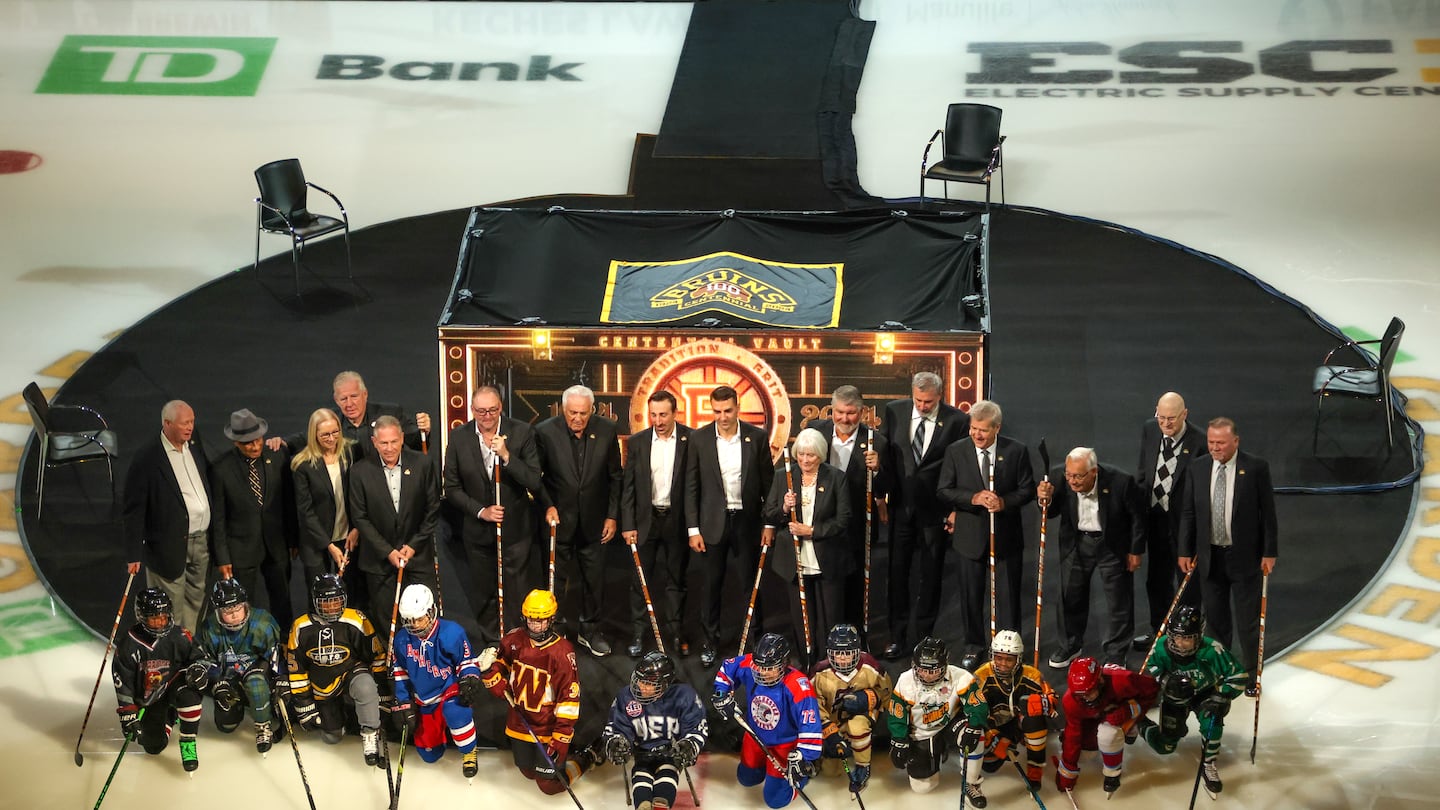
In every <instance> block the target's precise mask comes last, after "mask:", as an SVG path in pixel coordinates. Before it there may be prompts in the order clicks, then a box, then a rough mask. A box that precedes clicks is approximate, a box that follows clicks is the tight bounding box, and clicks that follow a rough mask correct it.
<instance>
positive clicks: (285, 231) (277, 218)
mask: <svg viewBox="0 0 1440 810" xmlns="http://www.w3.org/2000/svg"><path fill="white" fill-rule="evenodd" d="M255 182H256V184H257V185H259V186H260V196H259V197H256V198H255V275H256V277H257V278H258V277H259V275H260V234H262V233H273V234H278V235H281V236H288V237H289V238H290V260H291V261H292V262H293V263H294V265H295V297H296V298H299V297H300V256H301V253H303V252H304V250H305V243H306V242H309V241H310V240H311V239H316V238H318V237H321V236H325V235H327V234H332V233H335V232H336V231H343V232H344V233H345V274H346V276H347V277H348V278H349V279H350V280H351V281H354V280H355V273H354V269H353V268H352V266H351V263H350V215H349V214H347V213H346V212H345V205H344V204H343V203H341V202H340V198H339V197H336V196H335V195H334V194H331V193H330V192H328V191H326V190H325V189H323V188H321V187H319V186H317V185H315V184H314V183H310V182H307V181H306V180H305V172H304V171H303V170H301V168H300V160H299V158H286V159H285V160H276V161H272V162H270V163H266V164H265V165H264V166H261V167H260V168H258V169H256V170H255ZM312 188H313V189H315V190H316V191H318V192H320V193H321V194H324V195H325V196H327V197H329V198H330V199H331V200H332V201H334V203H335V207H336V208H338V209H340V218H339V219H336V218H335V217H328V216H324V215H321V214H314V213H311V212H310V210H309V209H308V208H307V207H306V205H307V200H306V197H307V193H308V190H309V189H312Z"/></svg>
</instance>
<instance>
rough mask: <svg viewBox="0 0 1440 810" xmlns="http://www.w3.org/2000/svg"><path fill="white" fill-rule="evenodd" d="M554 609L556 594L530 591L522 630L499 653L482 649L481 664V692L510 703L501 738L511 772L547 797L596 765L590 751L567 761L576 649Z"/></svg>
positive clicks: (575, 697)
mask: <svg viewBox="0 0 1440 810" xmlns="http://www.w3.org/2000/svg"><path fill="white" fill-rule="evenodd" d="M557 608H558V605H557V603H556V601H555V594H553V593H551V592H549V591H542V590H534V591H531V592H530V593H529V594H528V595H527V596H526V597H525V601H524V602H522V603H521V605H520V614H521V615H522V616H524V617H525V626H524V627H517V628H515V629H514V630H511V631H510V632H509V633H506V634H505V637H504V638H502V639H500V646H499V648H495V647H486V648H485V650H484V651H482V652H481V653H480V661H479V667H480V670H481V677H482V678H483V679H484V684H485V688H486V689H488V690H490V692H491V694H493V695H495V696H496V697H499V698H504V699H505V700H507V701H509V703H510V713H509V715H507V717H506V720H505V736H507V737H509V738H510V739H511V743H510V754H511V756H513V757H514V759H515V767H517V768H519V769H520V772H521V773H523V774H525V778H527V779H533V780H535V785H536V787H538V788H540V791H541V792H542V793H546V794H551V795H553V794H556V793H560V792H561V791H563V790H565V788H566V785H567V784H569V783H571V782H574V781H575V780H576V779H579V778H580V775H581V774H583V773H584V772H585V770H586V769H588V768H589V767H590V766H591V765H593V764H594V757H593V755H592V754H591V753H590V751H589V750H588V749H582V750H580V751H578V752H576V753H575V755H574V756H573V757H568V756H567V755H569V753H570V746H571V743H572V742H573V739H574V735H575V722H576V721H577V720H579V719H580V680H579V672H578V671H577V669H576V667H575V648H574V647H573V646H571V644H570V642H569V641H568V640H566V639H565V638H562V637H561V636H560V635H559V634H557V633H556V632H555V612H556V610H557ZM532 731H533V732H534V736H532V735H531V732H532ZM540 746H544V749H545V755H543V756H542V755H541V753H540Z"/></svg>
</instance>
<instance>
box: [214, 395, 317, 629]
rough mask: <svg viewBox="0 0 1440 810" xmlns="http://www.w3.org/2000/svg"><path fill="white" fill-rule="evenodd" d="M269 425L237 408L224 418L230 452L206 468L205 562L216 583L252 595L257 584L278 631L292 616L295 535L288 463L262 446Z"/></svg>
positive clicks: (283, 457)
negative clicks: (215, 572)
mask: <svg viewBox="0 0 1440 810" xmlns="http://www.w3.org/2000/svg"><path fill="white" fill-rule="evenodd" d="M268 429H269V425H268V424H267V423H266V422H265V420H264V419H261V418H260V417H258V416H256V415H255V414H253V413H251V412H250V411H249V409H241V410H238V411H235V412H234V413H232V414H230V423H229V424H228V425H226V426H225V437H226V438H227V439H229V440H230V441H231V442H233V443H234V445H235V449H234V451H232V452H228V453H225V454H224V455H222V456H221V457H220V458H219V459H217V460H216V461H215V463H214V464H213V465H212V466H211V468H210V494H211V498H210V506H211V512H212V517H211V521H210V558H211V561H212V562H213V563H214V564H215V567H216V568H217V569H219V575H220V578H221V579H231V578H233V579H235V580H237V581H238V582H239V583H240V584H241V586H243V587H244V588H245V590H246V591H247V592H249V593H252V594H258V593H259V592H260V580H261V579H262V578H263V580H264V582H265V592H266V594H267V595H268V596H269V599H270V605H269V607H270V612H271V613H272V614H273V615H274V616H275V620H276V621H277V622H279V623H280V626H281V627H284V628H289V627H290V623H291V621H292V620H293V619H294V618H295V614H294V611H293V610H292V608H291V605H290V560H291V558H292V557H293V556H294V555H295V553H296V551H297V549H298V547H299V544H298V532H297V531H296V526H297V524H296V519H295V494H294V488H293V485H292V483H291V478H290V465H289V464H288V463H286V458H285V456H284V455H283V454H281V453H278V452H276V451H274V450H270V449H269V448H267V447H266V446H265V432H266V430H268Z"/></svg>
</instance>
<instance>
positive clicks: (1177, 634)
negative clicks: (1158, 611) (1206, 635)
mask: <svg viewBox="0 0 1440 810" xmlns="http://www.w3.org/2000/svg"><path fill="white" fill-rule="evenodd" d="M1203 625H1204V619H1203V618H1201V616H1200V610H1199V609H1198V608H1196V607H1195V606H1194V605H1180V606H1179V607H1177V608H1175V615H1174V616H1171V617H1170V622H1169V624H1167V625H1165V649H1166V650H1167V651H1169V653H1170V655H1171V656H1172V657H1173V658H1175V659H1177V660H1179V661H1189V660H1190V659H1191V658H1194V657H1195V652H1196V651H1197V650H1199V649H1200V630H1201V627H1202V626H1203Z"/></svg>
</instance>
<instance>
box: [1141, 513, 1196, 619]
mask: <svg viewBox="0 0 1440 810" xmlns="http://www.w3.org/2000/svg"><path fill="white" fill-rule="evenodd" d="M1172 497H1176V496H1172ZM1176 508H1177V509H1178V508H1179V505H1178V504H1176ZM1170 521H1171V517H1170V513H1168V512H1166V511H1165V510H1164V509H1161V508H1160V507H1159V506H1152V507H1150V511H1149V513H1148V514H1147V517H1146V535H1145V536H1146V546H1145V598H1146V600H1147V601H1148V602H1149V603H1150V604H1149V609H1150V614H1149V615H1150V629H1151V630H1153V631H1154V632H1155V635H1157V636H1158V635H1161V634H1163V633H1164V632H1165V614H1166V612H1167V611H1169V610H1170V603H1171V602H1174V601H1175V591H1176V589H1177V588H1179V586H1180V581H1181V580H1182V579H1184V577H1185V575H1184V574H1182V573H1180V567H1179V566H1178V565H1176V556H1177V553H1176V544H1175V534H1174V532H1173V531H1172V528H1173V527H1172V526H1171V523H1170ZM1194 579H1195V578H1194V577H1191V580H1192V581H1193V580H1194ZM1200 602H1201V598H1200V588H1199V587H1197V586H1196V585H1195V584H1193V582H1192V584H1191V585H1190V587H1188V588H1186V589H1185V595H1184V596H1183V597H1181V599H1180V603H1181V604H1184V605H1194V606H1195V607H1197V608H1198V607H1200Z"/></svg>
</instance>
